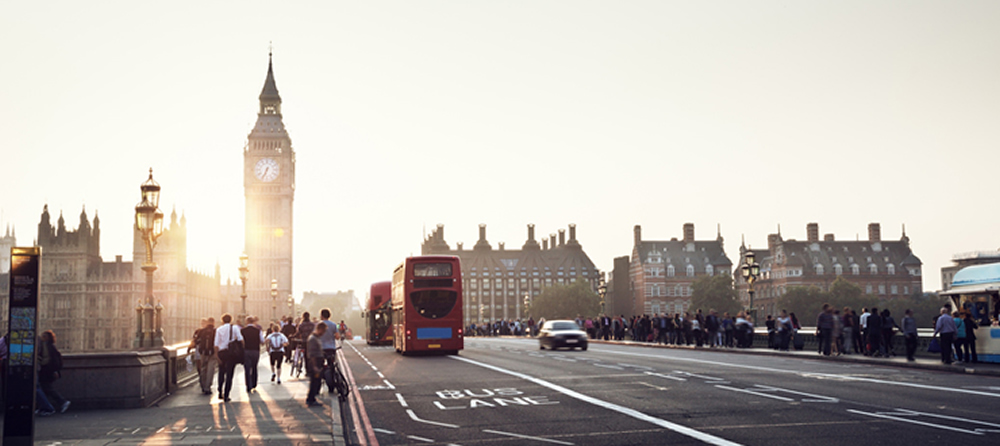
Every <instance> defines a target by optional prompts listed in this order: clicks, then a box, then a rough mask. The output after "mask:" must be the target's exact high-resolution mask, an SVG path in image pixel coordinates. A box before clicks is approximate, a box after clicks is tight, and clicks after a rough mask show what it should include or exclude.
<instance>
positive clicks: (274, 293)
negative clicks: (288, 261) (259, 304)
mask: <svg viewBox="0 0 1000 446" xmlns="http://www.w3.org/2000/svg"><path fill="white" fill-rule="evenodd" d="M277 299H278V279H271V320H274V319H275V318H277V314H278V300H277Z"/></svg>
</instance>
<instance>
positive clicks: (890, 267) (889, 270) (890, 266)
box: [885, 263, 896, 294]
mask: <svg viewBox="0 0 1000 446" xmlns="http://www.w3.org/2000/svg"><path fill="white" fill-rule="evenodd" d="M885 272H886V273H888V274H889V275H893V274H896V265H893V264H891V263H890V264H888V265H886V266H885ZM893 294H896V293H893Z"/></svg>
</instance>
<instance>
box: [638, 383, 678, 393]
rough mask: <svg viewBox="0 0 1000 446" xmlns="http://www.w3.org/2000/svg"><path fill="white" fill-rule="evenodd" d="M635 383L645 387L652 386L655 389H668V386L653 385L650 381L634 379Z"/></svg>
mask: <svg viewBox="0 0 1000 446" xmlns="http://www.w3.org/2000/svg"><path fill="white" fill-rule="evenodd" d="M636 384H642V385H644V386H646V387H652V388H654V389H656V390H663V391H667V390H670V388H669V387H660V386H654V385H652V384H650V383H644V382H642V381H636Z"/></svg>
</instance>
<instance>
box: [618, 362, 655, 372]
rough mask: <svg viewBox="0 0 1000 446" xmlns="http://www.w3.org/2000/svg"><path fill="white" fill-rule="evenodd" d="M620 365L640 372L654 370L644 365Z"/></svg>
mask: <svg viewBox="0 0 1000 446" xmlns="http://www.w3.org/2000/svg"><path fill="white" fill-rule="evenodd" d="M618 365H620V366H622V367H631V368H633V369H639V370H653V368H652V367H646V366H644V365H635V364H623V363H620V362H619V363H618Z"/></svg>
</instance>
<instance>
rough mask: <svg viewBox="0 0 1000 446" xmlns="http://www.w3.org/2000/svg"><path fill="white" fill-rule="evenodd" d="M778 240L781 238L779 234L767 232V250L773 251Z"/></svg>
mask: <svg viewBox="0 0 1000 446" xmlns="http://www.w3.org/2000/svg"><path fill="white" fill-rule="evenodd" d="M778 240H781V236H780V235H778V234H768V235H767V250H768V251H771V252H774V247H775V246H777V244H778Z"/></svg>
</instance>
